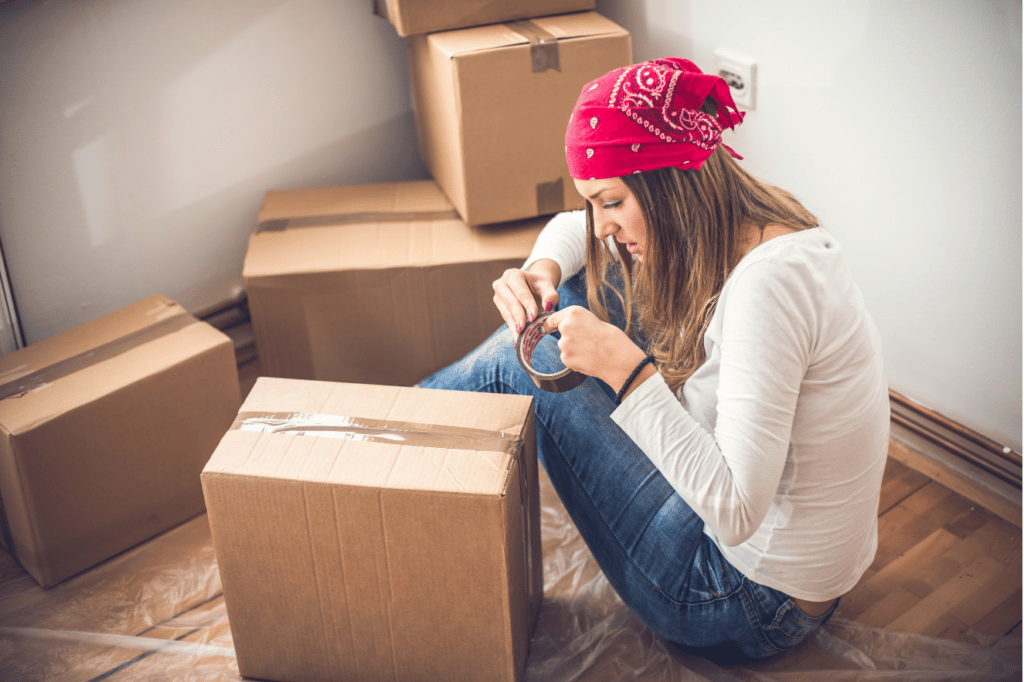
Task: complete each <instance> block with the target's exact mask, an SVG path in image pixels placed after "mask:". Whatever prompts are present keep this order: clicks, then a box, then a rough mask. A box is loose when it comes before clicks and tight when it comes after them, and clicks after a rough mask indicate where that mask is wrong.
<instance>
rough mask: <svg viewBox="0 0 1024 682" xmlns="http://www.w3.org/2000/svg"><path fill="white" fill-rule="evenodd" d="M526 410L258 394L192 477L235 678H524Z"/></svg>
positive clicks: (460, 400)
mask: <svg viewBox="0 0 1024 682" xmlns="http://www.w3.org/2000/svg"><path fill="white" fill-rule="evenodd" d="M535 442H536V438H535V433H534V421H533V411H532V398H530V397H523V396H506V395H493V394H480V393H462V392H456V391H435V390H429V389H416V388H398V387H390V386H378V385H355V384H340V383H332V382H320V381H299V380H292V379H268V378H260V379H259V380H258V381H257V382H256V385H255V387H254V388H253V390H252V392H251V393H250V394H249V396H248V397H247V398H246V401H245V403H244V404H243V406H242V409H241V411H240V412H239V414H238V419H237V420H236V421H235V424H234V426H233V427H232V428H231V430H229V431H228V432H227V434H226V435H225V436H224V438H223V440H222V441H221V443H220V445H219V446H218V447H217V450H216V452H215V453H214V454H213V456H212V457H211V458H210V461H209V463H208V464H207V466H206V468H205V470H204V471H203V487H204V491H205V494H206V501H207V506H208V509H209V518H210V527H211V530H212V533H213V542H214V546H215V547H216V551H217V561H218V566H219V570H220V575H221V579H222V581H223V585H224V600H225V605H226V607H227V611H228V617H229V621H230V623H231V632H232V639H233V642H234V646H235V651H236V654H237V657H238V671H239V673H240V674H241V675H243V676H245V677H253V678H259V679H271V680H280V681H291V680H307V681H315V680H325V681H326V680H451V681H453V682H454V681H458V680H465V681H466V682H470V681H471V682H477V681H478V680H506V681H508V682H513V681H514V680H518V679H520V676H521V674H522V670H523V668H524V666H525V663H526V656H527V649H528V644H529V638H530V631H531V629H532V627H533V623H534V619H535V617H536V614H537V610H538V608H539V604H540V598H541V595H542V592H543V580H542V574H541V573H542V565H541V549H540V507H539V498H538V482H537V475H538V472H537V460H536V450H535Z"/></svg>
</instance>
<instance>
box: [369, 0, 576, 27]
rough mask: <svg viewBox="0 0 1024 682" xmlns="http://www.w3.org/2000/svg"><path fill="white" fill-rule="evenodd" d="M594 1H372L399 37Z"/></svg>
mask: <svg viewBox="0 0 1024 682" xmlns="http://www.w3.org/2000/svg"><path fill="white" fill-rule="evenodd" d="M594 5H595V0H502V1H501V2H495V1H494V0H373V11H374V13H376V14H378V15H380V16H382V17H384V18H385V19H387V20H388V21H390V22H391V24H392V25H393V26H394V27H395V30H396V31H397V32H398V35H400V36H411V35H415V34H417V33H433V32H434V31H447V30H450V29H454V28H464V27H466V26H479V25H481V24H494V23H497V22H499V21H510V20H513V19H527V18H529V17H539V16H541V15H544V14H564V13H566V12H575V11H577V10H587V9H594Z"/></svg>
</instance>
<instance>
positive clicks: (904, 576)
mask: <svg viewBox="0 0 1024 682" xmlns="http://www.w3.org/2000/svg"><path fill="white" fill-rule="evenodd" d="M958 542H959V538H957V537H956V536H955V535H953V534H952V533H950V532H949V531H947V530H945V529H943V528H936V529H935V530H934V531H933V532H932V533H931V534H930V535H929V536H928V537H926V538H925V539H924V540H922V541H921V542H919V543H917V544H916V545H914V546H913V547H912V548H910V549H909V550H908V551H907V552H906V553H904V554H902V555H900V556H899V557H897V558H896V559H894V560H893V561H891V562H890V563H888V564H887V565H886V566H884V567H882V568H881V569H880V570H878V571H876V572H875V573H873V574H872V575H870V576H868V575H867V574H865V575H864V576H863V577H861V580H860V582H859V583H857V586H856V587H854V588H853V589H852V590H851V591H850V592H849V593H848V594H847V595H846V596H845V597H843V599H842V601H841V602H840V603H839V604H840V608H839V609H838V610H839V611H841V614H840V615H842V617H843V618H849V619H854V620H856V618H857V616H858V615H859V614H861V613H863V612H864V611H865V610H867V609H869V608H871V606H872V605H874V604H875V603H876V602H877V601H879V600H881V599H884V598H885V596H886V595H888V594H890V593H891V592H892V591H893V590H895V589H896V588H898V587H901V586H902V585H903V584H904V582H906V581H907V580H909V579H911V578H913V577H915V576H916V574H917V572H918V571H919V570H920V569H921V566H922V565H927V564H928V562H929V561H930V560H931V558H932V557H935V556H940V555H942V554H944V553H945V552H947V551H948V550H949V549H951V548H952V547H953V546H954V545H956V544H957V543H958ZM918 596H921V595H918Z"/></svg>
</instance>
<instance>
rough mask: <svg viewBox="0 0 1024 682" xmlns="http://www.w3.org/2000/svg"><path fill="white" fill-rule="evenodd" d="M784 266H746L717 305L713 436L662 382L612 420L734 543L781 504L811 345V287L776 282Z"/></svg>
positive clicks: (634, 397) (636, 393)
mask: <svg viewBox="0 0 1024 682" xmlns="http://www.w3.org/2000/svg"><path fill="white" fill-rule="evenodd" d="M777 267H778V266H777V265H776V264H773V263H759V264H756V265H755V267H751V268H747V269H746V271H744V272H743V273H742V275H740V278H739V280H738V281H735V282H733V283H732V286H731V289H730V291H729V292H728V294H727V295H726V293H725V292H723V298H722V299H720V301H719V310H718V311H716V313H715V316H716V317H718V318H719V319H720V321H721V327H720V329H721V338H720V339H719V344H718V347H717V351H718V352H719V353H720V359H719V363H720V373H719V381H718V386H717V392H716V396H714V397H711V398H709V399H708V400H710V402H711V403H712V404H714V408H715V412H716V415H717V416H716V418H715V426H714V433H713V434H712V433H708V431H707V430H705V429H704V428H703V427H702V426H701V425H700V424H699V423H698V422H697V421H696V420H695V419H694V418H693V416H691V414H690V413H689V412H688V411H687V409H686V408H685V407H684V406H683V405H682V404H681V403H680V401H679V398H678V397H677V396H676V394H675V393H673V392H672V391H671V390H670V389H669V388H668V386H667V384H666V383H665V381H664V380H663V379H662V377H661V376H660V375H652V376H651V377H650V378H648V379H647V380H646V381H644V382H642V383H638V384H637V385H636V387H635V388H634V389H633V391H632V392H631V393H630V395H629V396H628V398H627V399H626V400H624V401H623V403H622V405H621V407H619V408H618V409H617V410H616V411H615V412H614V413H613V414H612V419H613V420H615V421H616V422H617V423H618V424H619V425H620V426H621V427H622V428H623V430H624V431H626V433H627V434H629V435H630V437H631V438H633V440H634V441H635V442H636V443H637V444H638V445H639V446H640V448H641V449H642V450H643V451H644V453H645V454H646V455H647V456H648V457H649V458H650V459H651V461H652V462H654V464H655V465H656V466H657V467H658V469H659V470H660V471H661V472H662V473H663V474H664V475H665V477H666V479H668V481H669V482H670V483H671V484H672V486H673V487H674V488H675V490H676V491H677V492H678V493H679V495H680V496H681V497H682V498H683V499H684V500H685V501H686V502H687V504H689V505H690V506H691V508H693V510H694V511H695V512H696V513H697V514H698V515H699V516H700V517H701V518H702V519H703V520H704V522H705V523H706V524H708V526H709V527H710V529H711V530H712V531H713V532H714V533H715V535H716V536H717V537H718V538H719V540H720V541H721V542H722V543H724V544H726V545H730V546H732V545H738V544H740V543H742V542H743V541H745V540H747V539H748V538H750V537H751V536H752V535H753V534H754V532H755V531H756V530H757V529H758V527H759V526H760V525H761V523H762V521H763V520H764V518H765V516H766V514H767V512H768V509H769V508H770V506H771V503H772V500H773V499H774V496H775V493H776V491H777V489H778V486H779V481H780V480H781V477H782V472H783V468H784V466H785V463H786V456H787V453H788V450H789V442H790V436H791V434H792V428H793V420H794V415H795V413H796V405H797V400H798V397H799V393H800V388H801V383H802V380H803V377H804V374H805V372H806V370H807V367H808V365H809V363H810V361H811V358H810V355H811V349H812V348H813V345H814V330H815V328H816V316H817V311H816V308H815V305H814V304H813V302H812V300H811V299H812V294H811V291H812V290H813V283H810V282H806V281H799V279H800V278H799V275H798V274H797V275H796V276H795V277H794V276H791V275H789V274H787V275H785V276H782V277H779V276H778V272H777V271H776V268H777ZM797 271H799V268H797ZM705 404H706V403H705Z"/></svg>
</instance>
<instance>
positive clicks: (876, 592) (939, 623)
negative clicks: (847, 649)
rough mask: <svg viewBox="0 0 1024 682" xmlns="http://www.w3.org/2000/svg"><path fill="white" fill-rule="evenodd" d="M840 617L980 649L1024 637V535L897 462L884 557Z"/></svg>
mask: <svg viewBox="0 0 1024 682" xmlns="http://www.w3.org/2000/svg"><path fill="white" fill-rule="evenodd" d="M837 613H838V615H840V616H842V617H843V618H847V619H849V620H854V621H857V622H860V623H864V624H865V625H871V626H873V627H879V628H883V629H885V630H888V631H892V632H911V633H917V634H923V635H929V636H932V637H942V638H944V639H954V640H960V641H968V642H977V641H979V638H978V637H976V636H972V634H971V632H972V631H973V632H974V633H978V634H980V635H982V636H984V637H983V638H982V639H987V638H991V637H999V636H1003V635H1010V636H1013V637H1017V638H1020V636H1021V530H1020V528H1017V527H1016V526H1014V525H1011V524H1010V523H1007V522H1006V521H1004V520H1002V519H1001V518H999V517H997V516H996V515H994V514H992V513H991V512H989V511H988V510H986V509H983V508H982V507H980V506H979V505H976V504H974V503H972V502H970V501H968V500H966V499H964V498H963V497H961V496H959V495H957V494H956V493H954V492H951V491H950V490H948V489H946V488H944V487H942V486H941V485H939V484H938V483H935V482H934V481H931V480H929V479H928V478H925V477H924V476H922V475H921V474H919V473H917V472H916V471H914V470H912V469H910V468H909V467H907V466H906V465H904V464H901V463H900V462H898V461H896V460H895V459H893V458H891V457H890V458H889V461H888V464H887V465H886V469H885V478H884V479H883V483H882V499H881V503H880V504H879V509H878V552H877V554H876V555H875V561H874V563H873V564H872V565H871V568H870V569H869V570H868V572H867V573H866V574H865V575H864V577H863V578H861V581H860V583H859V584H858V585H857V587H855V588H854V589H853V590H852V591H851V592H850V593H849V594H848V595H847V596H845V597H843V599H842V601H841V602H840V606H839V609H838V611H837Z"/></svg>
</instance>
